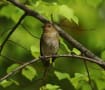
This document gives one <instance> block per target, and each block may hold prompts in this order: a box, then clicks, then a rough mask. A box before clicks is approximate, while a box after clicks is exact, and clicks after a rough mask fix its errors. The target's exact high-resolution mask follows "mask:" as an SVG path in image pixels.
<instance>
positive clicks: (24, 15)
mask: <svg viewBox="0 0 105 90" xmlns="http://www.w3.org/2000/svg"><path fill="white" fill-rule="evenodd" d="M26 15H27V13H24V14H23V15H22V16H21V17H20V19H19V21H18V22H17V23H16V25H15V26H14V27H13V28H12V30H11V31H10V32H9V34H8V35H7V37H6V38H5V39H4V41H3V43H2V44H1V45H0V55H1V52H2V50H3V48H4V46H5V44H6V42H7V41H8V39H9V37H10V36H11V35H12V33H13V32H14V31H15V30H16V28H17V27H18V26H19V25H20V23H21V22H22V20H23V19H24V18H25V17H26Z"/></svg>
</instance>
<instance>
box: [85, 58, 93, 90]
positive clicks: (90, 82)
mask: <svg viewBox="0 0 105 90" xmlns="http://www.w3.org/2000/svg"><path fill="white" fill-rule="evenodd" d="M84 65H85V69H86V72H87V75H88V79H89V84H90V87H91V90H94V88H93V85H92V80H91V77H90V73H89V69H88V66H87V62H86V61H85V60H84Z"/></svg>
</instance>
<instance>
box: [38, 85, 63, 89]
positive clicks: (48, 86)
mask: <svg viewBox="0 0 105 90" xmlns="http://www.w3.org/2000/svg"><path fill="white" fill-rule="evenodd" d="M40 90H62V89H60V86H58V85H52V84H46V86H42V87H41V88H40Z"/></svg>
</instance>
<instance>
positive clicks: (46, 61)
mask: <svg viewBox="0 0 105 90" xmlns="http://www.w3.org/2000/svg"><path fill="white" fill-rule="evenodd" d="M58 50H59V33H58V31H57V30H56V28H55V27H54V25H53V24H52V23H49V22H47V23H45V24H44V26H43V33H42V35H41V38H40V55H41V56H51V55H56V54H57V52H58ZM41 60H42V63H43V65H44V66H45V67H48V66H49V65H50V64H51V63H53V62H54V60H55V58H54V57H53V58H43V59H41Z"/></svg>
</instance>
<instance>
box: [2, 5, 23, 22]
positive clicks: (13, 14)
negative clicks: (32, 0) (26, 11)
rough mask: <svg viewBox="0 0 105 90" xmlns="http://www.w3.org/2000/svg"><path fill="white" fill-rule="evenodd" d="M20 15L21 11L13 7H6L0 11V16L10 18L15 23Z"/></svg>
mask: <svg viewBox="0 0 105 90" xmlns="http://www.w3.org/2000/svg"><path fill="white" fill-rule="evenodd" d="M7 13H8V14H7ZM22 14H23V11H22V10H20V9H19V8H17V7H14V6H13V5H6V6H5V7H3V8H2V9H1V11H0V15H2V16H6V17H7V18H11V19H12V20H13V21H14V22H17V21H18V19H19V18H20V16H21V15H22Z"/></svg>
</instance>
